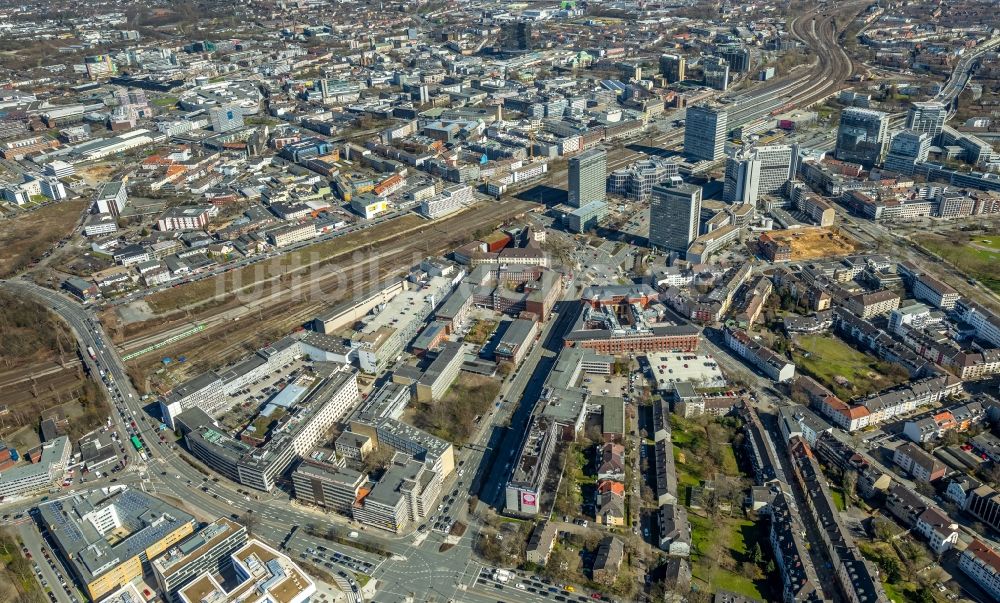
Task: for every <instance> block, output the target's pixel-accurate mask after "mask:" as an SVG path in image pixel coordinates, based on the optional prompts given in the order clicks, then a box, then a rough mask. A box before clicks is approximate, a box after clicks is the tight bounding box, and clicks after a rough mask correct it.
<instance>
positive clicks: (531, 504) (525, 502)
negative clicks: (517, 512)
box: [521, 492, 538, 509]
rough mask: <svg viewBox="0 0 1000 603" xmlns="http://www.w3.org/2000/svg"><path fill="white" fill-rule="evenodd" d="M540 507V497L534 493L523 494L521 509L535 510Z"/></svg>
mask: <svg viewBox="0 0 1000 603" xmlns="http://www.w3.org/2000/svg"><path fill="white" fill-rule="evenodd" d="M536 506H538V497H537V496H535V495H534V493H532V492H521V508H522V509H534V508H535V507H536Z"/></svg>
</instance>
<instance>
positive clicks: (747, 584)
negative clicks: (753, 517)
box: [688, 513, 767, 600]
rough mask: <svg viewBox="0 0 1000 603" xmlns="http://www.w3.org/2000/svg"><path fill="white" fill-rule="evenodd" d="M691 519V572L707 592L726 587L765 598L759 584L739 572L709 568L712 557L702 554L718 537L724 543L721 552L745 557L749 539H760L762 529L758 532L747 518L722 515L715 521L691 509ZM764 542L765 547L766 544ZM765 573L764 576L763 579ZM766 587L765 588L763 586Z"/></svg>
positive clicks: (741, 557)
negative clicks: (696, 513)
mask: <svg viewBox="0 0 1000 603" xmlns="http://www.w3.org/2000/svg"><path fill="white" fill-rule="evenodd" d="M688 520H689V521H690V523H691V545H692V551H691V561H692V567H691V574H692V576H693V577H694V578H695V579H696V580H698V581H700V582H701V583H702V585H703V587H705V588H709V589H710V591H711V592H716V591H719V590H728V591H733V592H736V593H739V594H741V595H744V596H746V597H753V598H755V599H759V600H766V597H764V596H762V594H761V586H763V581H761V583H760V584H758V583H757V582H755V581H753V580H751V579H749V578H746V577H744V576H743V575H741V574H739V573H736V572H731V571H728V570H726V569H723V568H722V567H715V568H714V569H713V568H712V565H713V564H712V560H711V559H709V558H708V557H706V556H704V552H705V551H707V550H709V547H710V545H711V543H713V542H715V541H717V540H721V541H722V542H723V543H724V547H725V551H724V553H725V554H728V555H729V556H731V557H733V558H734V559H736V560H745V559H746V557H747V551H748V550H749V549H750V548H751V547H752V546H753V543H752V540H751V541H750V542H748V540H750V539H753V538H757V539H764V538H765V536H764V533H763V532H758V526H757V525H756V524H754V523H753V522H752V521H750V520H748V519H736V518H724V519H722V520H720V521H715V520H712V519H709V518H706V517H702V516H700V515H695V514H693V513H691V514H689V515H688ZM762 546H764V548H765V550H766V545H762ZM766 578H767V577H766V576H765V580H766ZM765 590H766V589H765Z"/></svg>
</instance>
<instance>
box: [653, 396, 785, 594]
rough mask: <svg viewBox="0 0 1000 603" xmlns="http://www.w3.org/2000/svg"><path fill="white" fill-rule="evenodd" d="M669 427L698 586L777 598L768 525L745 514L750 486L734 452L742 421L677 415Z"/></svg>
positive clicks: (671, 419) (707, 590)
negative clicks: (745, 496) (744, 506)
mask: <svg viewBox="0 0 1000 603" xmlns="http://www.w3.org/2000/svg"><path fill="white" fill-rule="evenodd" d="M670 424H671V439H672V441H673V444H674V461H675V466H676V471H677V483H678V496H679V498H680V502H681V503H683V504H684V505H685V506H686V507H688V521H689V522H690V524H691V575H692V578H693V584H694V585H695V586H696V587H697V589H698V590H701V591H705V592H717V591H719V590H728V591H732V592H735V593H739V594H741V595H744V596H746V597H752V598H755V599H758V600H765V601H771V600H777V596H778V595H779V594H780V584H777V583H774V582H773V581H770V580H769V577H771V578H773V577H774V576H775V575H776V571H775V570H774V568H773V567H772V563H773V561H769V560H770V559H771V557H770V555H768V554H767V551H768V544H767V542H768V531H767V522H766V521H765V520H763V519H760V518H752V517H748V516H746V515H745V513H744V511H743V504H742V501H743V496H744V494H745V492H746V489H747V488H749V486H750V482H749V480H748V479H747V478H746V476H745V475H744V474H743V472H742V471H741V470H740V468H739V464H738V462H737V458H736V454H735V447H738V444H739V441H740V439H741V438H742V434H740V433H739V421H738V420H736V419H733V418H723V419H712V418H710V417H699V418H696V419H684V418H682V417H680V416H678V415H674V414H672V415H670ZM734 445H735V447H734Z"/></svg>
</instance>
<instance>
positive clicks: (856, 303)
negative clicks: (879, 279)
mask: <svg viewBox="0 0 1000 603" xmlns="http://www.w3.org/2000/svg"><path fill="white" fill-rule="evenodd" d="M897 308H899V296H898V295H896V294H895V293H893V292H892V291H889V290H887V289H882V290H880V291H873V292H871V293H860V294H858V295H854V296H852V297H849V298H848V299H847V309H848V310H850V311H851V312H854V313H855V314H857V315H858V316H860V317H861V318H863V319H865V320H867V319H869V318H872V317H873V316H879V315H882V314H888V313H889V312H892V311H893V310H895V309H897Z"/></svg>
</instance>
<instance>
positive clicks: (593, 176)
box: [569, 149, 608, 207]
mask: <svg viewBox="0 0 1000 603" xmlns="http://www.w3.org/2000/svg"><path fill="white" fill-rule="evenodd" d="M607 166H608V154H607V153H606V152H605V151H603V150H601V149H591V150H589V151H584V152H583V153H580V154H579V155H577V156H576V157H573V158H571V159H570V160H569V204H570V205H572V206H573V207H583V206H584V205H586V204H588V203H590V202H592V201H604V198H605V196H606V195H605V193H606V192H607Z"/></svg>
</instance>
